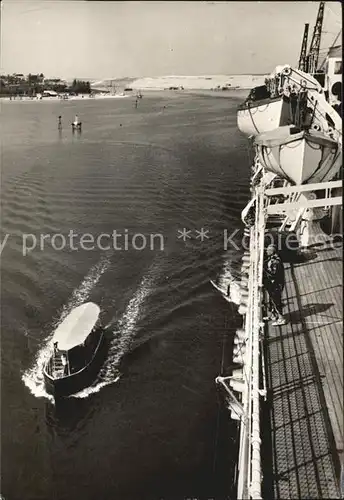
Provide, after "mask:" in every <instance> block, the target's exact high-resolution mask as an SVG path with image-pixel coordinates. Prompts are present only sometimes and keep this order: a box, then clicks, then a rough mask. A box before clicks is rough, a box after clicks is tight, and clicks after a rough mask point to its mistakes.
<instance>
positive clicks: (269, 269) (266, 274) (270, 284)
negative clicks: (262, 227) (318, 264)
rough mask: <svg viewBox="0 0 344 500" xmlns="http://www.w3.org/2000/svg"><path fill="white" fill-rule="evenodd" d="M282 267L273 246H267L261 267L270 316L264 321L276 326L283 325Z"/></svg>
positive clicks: (284, 321)
mask: <svg viewBox="0 0 344 500" xmlns="http://www.w3.org/2000/svg"><path fill="white" fill-rule="evenodd" d="M284 282H285V280H284V266H283V263H282V260H281V258H280V256H279V255H278V253H277V248H276V246H275V245H272V244H271V245H269V246H268V247H267V249H266V256H265V259H264V266H263V285H264V287H265V290H266V291H267V292H268V295H269V309H270V314H271V316H268V317H266V319H273V320H274V322H273V323H272V324H273V325H274V326H276V325H285V323H286V320H285V318H284V317H283V314H282V312H283V306H282V292H283V288H284Z"/></svg>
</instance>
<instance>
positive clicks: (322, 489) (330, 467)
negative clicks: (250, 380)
mask: <svg viewBox="0 0 344 500" xmlns="http://www.w3.org/2000/svg"><path fill="white" fill-rule="evenodd" d="M333 246H334V245H333V244H331V243H330V241H329V240H328V241H327V243H326V245H324V244H322V246H321V248H317V247H315V248H312V249H311V254H310V255H309V257H308V258H307V260H305V261H304V262H302V263H289V264H285V271H286V287H285V290H284V295H283V299H284V304H285V307H284V314H285V317H286V319H287V320H288V323H287V324H286V325H285V326H282V327H280V326H271V324H268V325H267V327H266V336H265V342H264V349H265V356H266V357H265V360H266V372H267V389H268V391H267V403H266V405H265V407H264V410H263V416H262V420H263V421H262V432H263V436H262V437H263V443H264V448H263V453H262V456H263V458H264V463H263V468H264V490H265V491H264V492H263V493H264V494H263V498H275V499H287V498H288V499H289V498H290V499H295V498H300V499H304V498H312V499H316V498H341V496H340V490H339V483H340V464H341V463H342V461H343V324H342V302H343V298H342V246H341V247H340V248H333ZM337 246H338V242H337Z"/></svg>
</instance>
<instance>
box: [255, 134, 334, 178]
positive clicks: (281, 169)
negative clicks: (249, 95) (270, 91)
mask: <svg viewBox="0 0 344 500" xmlns="http://www.w3.org/2000/svg"><path fill="white" fill-rule="evenodd" d="M254 143H255V146H256V149H257V153H258V155H259V161H260V163H261V164H262V166H263V167H264V168H265V169H266V170H267V171H269V172H273V173H275V174H277V175H278V176H280V177H282V178H284V179H286V180H288V181H289V182H291V183H292V184H296V185H300V184H307V183H317V182H325V181H328V180H331V179H332V178H333V177H334V175H335V174H336V173H337V172H338V170H339V168H340V166H341V161H342V150H341V146H340V144H339V143H338V142H337V141H335V140H333V139H331V138H330V137H328V136H326V135H325V134H323V133H322V132H319V131H317V130H313V129H310V130H300V129H298V128H296V127H295V126H293V125H290V126H285V127H279V128H277V129H276V130H273V131H271V132H266V133H264V134H260V135H258V136H257V137H256V138H255V141H254Z"/></svg>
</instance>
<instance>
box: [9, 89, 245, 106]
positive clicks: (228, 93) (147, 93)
mask: <svg viewBox="0 0 344 500" xmlns="http://www.w3.org/2000/svg"><path fill="white" fill-rule="evenodd" d="M249 91H250V89H228V90H210V89H200V88H197V89H184V90H180V89H179V90H169V89H159V88H146V89H142V95H143V98H144V97H148V98H149V97H153V96H155V95H169V96H171V97H172V96H182V95H194V96H203V97H217V98H222V99H226V98H227V99H228V98H235V99H244V98H245V97H247V95H248V93H249ZM135 92H136V91H135V90H133V91H132V92H127V93H126V94H125V95H120V94H117V95H100V94H96V95H95V96H93V97H89V95H88V94H84V95H81V94H80V95H78V96H72V97H69V98H68V99H61V98H59V97H43V98H42V99H37V98H33V99H32V98H31V97H27V96H23V97H22V98H18V97H17V98H15V99H14V98H13V96H12V99H10V97H0V101H1V102H4V101H6V102H12V101H13V102H61V103H62V102H72V101H85V102H88V101H99V100H106V99H128V98H129V99H136V93H135Z"/></svg>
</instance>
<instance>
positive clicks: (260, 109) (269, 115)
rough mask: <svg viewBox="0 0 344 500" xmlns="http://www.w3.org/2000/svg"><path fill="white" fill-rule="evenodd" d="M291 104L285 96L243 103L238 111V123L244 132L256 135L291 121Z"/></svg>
mask: <svg viewBox="0 0 344 500" xmlns="http://www.w3.org/2000/svg"><path fill="white" fill-rule="evenodd" d="M289 120H290V106H289V103H288V102H287V101H286V99H285V98H283V97H277V98H275V99H271V98H269V99H263V100H261V101H258V102H254V101H253V102H248V103H244V104H242V105H241V106H240V107H239V109H238V112H237V125H238V128H239V130H240V132H242V133H243V134H245V135H247V136H248V137H249V136H256V135H258V134H263V133H264V132H269V131H270V130H274V129H276V128H277V127H280V126H283V125H287V124H288V123H290V121H289Z"/></svg>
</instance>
